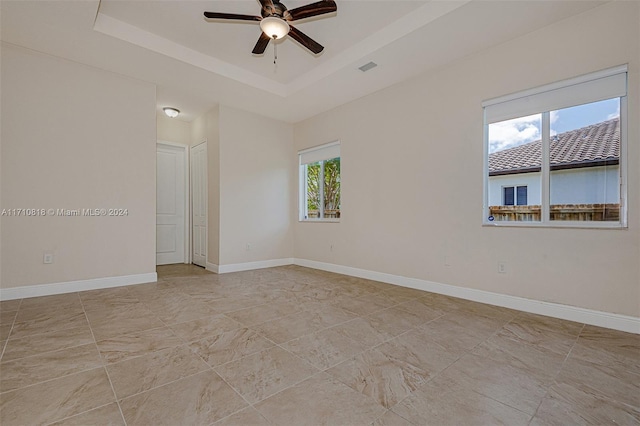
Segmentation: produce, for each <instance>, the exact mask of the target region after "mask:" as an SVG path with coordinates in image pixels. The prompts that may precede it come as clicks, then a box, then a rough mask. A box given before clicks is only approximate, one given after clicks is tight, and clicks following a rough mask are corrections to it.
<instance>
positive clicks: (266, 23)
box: [260, 16, 289, 40]
mask: <svg viewBox="0 0 640 426" xmlns="http://www.w3.org/2000/svg"><path fill="white" fill-rule="evenodd" d="M260 29H261V30H262V32H263V33H265V34H266V35H267V36H268V37H270V38H273V39H276V40H279V39H281V38H282V37H284V36H286V35H287V34H289V24H288V23H287V21H285V20H284V19H280V18H278V17H275V16H268V17H266V18H264V19H263V20H262V21H260Z"/></svg>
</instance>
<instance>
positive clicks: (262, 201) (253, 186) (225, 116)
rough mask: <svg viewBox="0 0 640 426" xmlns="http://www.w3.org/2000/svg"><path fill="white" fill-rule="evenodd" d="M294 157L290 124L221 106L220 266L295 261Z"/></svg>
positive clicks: (295, 178)
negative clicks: (286, 259)
mask: <svg viewBox="0 0 640 426" xmlns="http://www.w3.org/2000/svg"><path fill="white" fill-rule="evenodd" d="M292 152H294V147H293V126H292V125H291V124H287V123H283V122H278V121H275V120H272V119H269V118H266V117H262V116H259V115H256V114H253V113H248V112H244V111H240V110H237V109H234V108H230V107H226V106H221V107H220V265H228V264H235V263H243V262H253V261H259V260H271V259H282V258H290V257H292V256H293V228H292V226H291V223H292V221H293V216H292V214H291V213H292V210H291V205H292V204H293V203H294V202H295V198H292V197H291V194H292V188H293V187H294V186H295V185H297V177H296V176H297V173H296V171H295V169H294V167H293V163H292V162H291V153H292ZM247 244H250V245H251V248H250V250H247Z"/></svg>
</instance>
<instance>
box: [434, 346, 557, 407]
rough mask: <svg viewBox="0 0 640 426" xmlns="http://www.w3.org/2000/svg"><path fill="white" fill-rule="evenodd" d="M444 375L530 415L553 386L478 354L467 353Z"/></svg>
mask: <svg viewBox="0 0 640 426" xmlns="http://www.w3.org/2000/svg"><path fill="white" fill-rule="evenodd" d="M441 377H442V378H443V379H448V380H452V381H453V382H455V383H457V384H458V385H460V386H461V387H463V388H465V389H468V390H472V391H475V392H477V393H480V394H482V395H484V396H487V397H489V398H492V399H494V400H496V401H499V402H502V403H503V404H506V405H509V406H510V407H513V408H515V409H518V410H520V411H522V412H525V413H527V414H530V415H533V414H534V413H535V411H536V408H537V407H538V405H539V404H540V401H542V397H543V396H544V395H545V393H546V390H547V388H548V387H549V386H550V385H551V383H550V382H546V381H544V380H541V379H539V378H536V377H532V376H530V375H529V374H527V371H525V370H520V369H518V368H515V367H512V366H511V365H505V364H504V363H502V362H500V361H494V360H492V359H490V358H481V357H478V356H475V355H466V356H464V357H463V358H462V359H460V360H458V361H457V362H456V363H455V364H453V365H452V366H451V367H449V368H447V369H446V370H445V371H443V372H442V376H441Z"/></svg>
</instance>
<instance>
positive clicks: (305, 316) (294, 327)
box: [253, 310, 353, 343]
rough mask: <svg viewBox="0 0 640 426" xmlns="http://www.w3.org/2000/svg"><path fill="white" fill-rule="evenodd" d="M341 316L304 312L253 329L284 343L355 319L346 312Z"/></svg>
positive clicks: (342, 312)
mask: <svg viewBox="0 0 640 426" xmlns="http://www.w3.org/2000/svg"><path fill="white" fill-rule="evenodd" d="M340 315H341V317H339V318H337V317H336V316H334V315H332V314H329V313H327V314H323V313H321V312H318V311H317V310H316V311H315V312H309V311H302V312H298V313H297V314H293V315H289V316H286V317H282V318H280V319H277V320H274V321H269V322H266V323H264V324H259V325H256V326H254V327H253V328H254V329H255V330H256V331H258V332H259V333H260V334H262V335H264V336H265V337H267V338H268V339H270V340H272V341H274V342H276V343H284V342H287V341H289V340H292V339H297V338H298V337H302V336H305V335H307V334H311V333H315V332H316V331H320V330H323V329H325V328H328V327H331V326H333V325H336V324H339V323H340V322H343V321H342V320H344V321H348V320H350V319H352V318H353V317H352V316H348V315H346V314H344V311H340ZM342 315H344V316H342Z"/></svg>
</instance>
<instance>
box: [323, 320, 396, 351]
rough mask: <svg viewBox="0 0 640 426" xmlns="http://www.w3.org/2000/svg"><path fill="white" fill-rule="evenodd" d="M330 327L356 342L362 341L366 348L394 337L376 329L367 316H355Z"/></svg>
mask: <svg viewBox="0 0 640 426" xmlns="http://www.w3.org/2000/svg"><path fill="white" fill-rule="evenodd" d="M331 329H332V330H336V331H338V332H339V333H341V334H344V335H345V336H347V337H349V338H350V339H353V340H355V341H356V342H360V343H362V344H363V345H365V346H366V347H368V348H371V347H374V346H377V345H379V344H380V343H383V342H385V341H386V340H389V339H391V338H393V337H394V336H393V335H392V334H390V333H386V332H384V331H382V330H378V329H377V328H376V327H375V325H374V323H373V322H372V321H370V320H369V319H368V318H356V319H355V320H351V321H348V322H346V323H344V324H339V325H337V326H335V327H332V328H331Z"/></svg>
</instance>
